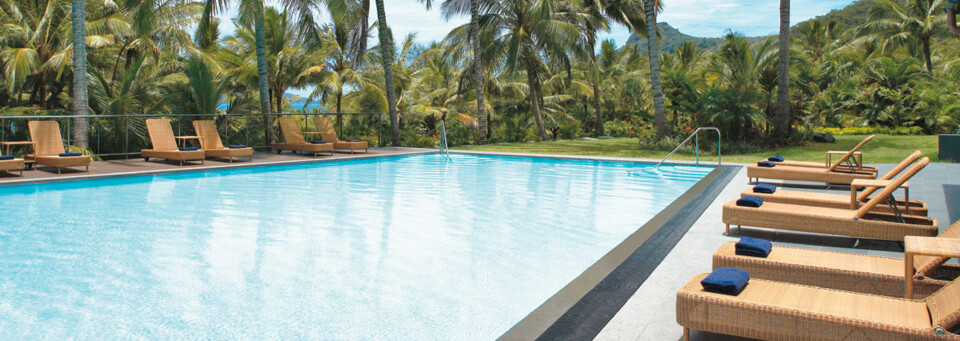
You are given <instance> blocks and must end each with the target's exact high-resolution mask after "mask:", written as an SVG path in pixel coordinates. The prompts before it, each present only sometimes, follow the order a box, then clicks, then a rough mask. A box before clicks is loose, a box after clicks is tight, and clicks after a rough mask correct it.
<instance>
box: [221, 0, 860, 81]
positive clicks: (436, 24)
mask: <svg viewBox="0 0 960 341" xmlns="http://www.w3.org/2000/svg"><path fill="white" fill-rule="evenodd" d="M267 2H268V4H270V5H273V6H277V3H276V1H274V0H268V1H267ZM435 2H437V1H435ZM792 2H793V3H792V4H791V8H790V12H791V13H790V22H791V24H796V23H798V22H801V21H804V20H807V19H810V18H813V17H816V16H818V15H823V14H826V13H827V12H829V11H830V10H831V9H837V8H842V7H844V6H846V5H848V4H849V3H850V2H851V0H807V1H802V2H799V1H792ZM385 6H386V12H387V22H389V23H390V27H392V28H393V32H394V34H395V35H396V37H395V38H396V40H400V39H402V37H405V36H406V35H407V34H408V33H411V32H413V33H416V34H417V41H419V42H423V43H426V42H430V41H434V40H441V39H443V37H445V36H446V35H447V33H448V32H450V30H451V29H453V28H454V27H457V26H459V25H462V24H464V23H466V22H467V21H468V20H469V18H468V17H461V18H451V19H450V20H449V21H446V20H444V19H443V17H442V16H441V15H440V12H439V11H438V9H437V8H436V7H434V8H433V9H432V10H431V11H427V10H426V9H425V8H424V7H423V5H421V4H419V3H418V2H417V1H416V0H386V3H385ZM779 13H780V2H779V1H777V0H715V1H703V0H664V9H663V13H661V14H660V16H659V17H658V18H657V20H658V21H660V22H667V23H669V24H670V25H672V26H673V27H675V28H677V29H678V30H680V32H683V33H686V34H688V35H691V36H695V37H719V36H722V35H723V34H724V32H726V31H727V30H728V29H729V30H733V31H736V32H740V33H743V34H745V35H748V36H760V35H768V34H773V33H776V31H777V28H778V26H779V22H780V18H779ZM371 15H372V17H373V18H372V19H371V21H375V20H376V13H371ZM234 16H236V10H235V9H232V10H230V11H228V12H226V13H223V14H222V15H221V16H220V17H221V19H223V20H222V21H221V25H220V30H221V32H222V33H223V34H224V35H228V34H232V33H233V32H234V30H235V28H234V27H233V24H232V23H231V22H230V18H232V17H234ZM629 36H630V32H629V30H627V29H626V28H625V27H622V26H617V27H614V28H613V29H612V30H611V32H609V33H606V34H604V39H613V40H615V41H616V42H617V45H622V44H623V43H624V42H626V40H627V38H628V37H629ZM292 92H293V93H295V94H298V95H304V94H307V93H309V91H306V90H294V91H292Z"/></svg>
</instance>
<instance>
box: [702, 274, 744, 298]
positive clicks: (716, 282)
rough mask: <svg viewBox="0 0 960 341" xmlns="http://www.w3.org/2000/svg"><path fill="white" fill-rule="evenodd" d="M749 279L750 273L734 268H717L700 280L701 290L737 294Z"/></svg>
mask: <svg viewBox="0 0 960 341" xmlns="http://www.w3.org/2000/svg"><path fill="white" fill-rule="evenodd" d="M749 281H750V274H748V273H747V272H746V271H743V270H740V269H734V268H717V269H716V270H713V272H711V273H710V274H709V275H707V277H704V278H703V280H701V281H700V285H702V286H703V290H706V291H709V292H715V293H718V294H725V295H734V296H735V295H738V294H740V291H742V290H743V288H744V287H745V286H747V282H749Z"/></svg>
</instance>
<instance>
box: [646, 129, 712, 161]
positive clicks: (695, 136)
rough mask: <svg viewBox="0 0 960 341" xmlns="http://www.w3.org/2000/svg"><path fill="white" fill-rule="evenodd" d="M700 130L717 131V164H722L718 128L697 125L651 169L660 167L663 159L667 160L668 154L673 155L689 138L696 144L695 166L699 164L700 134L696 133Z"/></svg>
mask: <svg viewBox="0 0 960 341" xmlns="http://www.w3.org/2000/svg"><path fill="white" fill-rule="evenodd" d="M701 130H713V131H716V132H717V166H721V165H722V164H723V159H722V156H721V154H720V145H721V140H722V139H721V137H720V129H719V128H717V127H699V128H697V130H694V131H693V134H690V136H687V138H686V139H684V140H683V142H680V144H679V145H677V148H674V149H673V151H671V152H670V153H668V154H667V156H666V157H664V158H663V160H660V162H657V164H656V165H654V166H653V169H657V168H658V167H660V165H661V164H663V162H664V161H667V159H669V158H670V156H672V155H673V153H676V152H677V151H678V150H680V147H683V145H684V144H686V143H687V142H689V141H690V139H691V138H693V139H694V143H695V144H696V147H695V148H696V151H695V153H696V160H697V166H699V165H700V136H699V135H698V133H700V131H701Z"/></svg>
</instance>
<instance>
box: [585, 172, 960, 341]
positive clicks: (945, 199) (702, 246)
mask: <svg viewBox="0 0 960 341" xmlns="http://www.w3.org/2000/svg"><path fill="white" fill-rule="evenodd" d="M892 166H893V165H890V164H885V165H884V164H881V165H878V167H879V168H880V174H883V173H884V172H886V171H887V170H888V169H890V168H891V167H892ZM771 183H777V182H771ZM749 187H750V185H749V184H748V183H747V176H746V168H741V170H740V171H739V174H737V175H736V176H735V177H734V178H733V180H732V181H731V182H730V183H729V184H728V185H727V186H726V188H725V189H724V190H723V191H722V192H721V193H720V195H719V196H718V197H717V198H716V200H714V202H713V203H712V204H710V206H709V207H708V208H707V210H706V211H705V212H704V213H703V215H702V216H700V218H699V219H698V220H697V221H696V223H694V225H693V226H692V227H691V228H690V230H689V231H688V232H687V233H686V235H685V236H684V237H683V238H682V239H680V242H679V243H678V244H677V245H676V247H674V249H673V250H672V251H671V252H670V253H669V254H668V255H667V257H666V258H665V259H664V260H663V262H662V263H660V265H659V266H658V267H657V268H656V269H655V270H654V271H653V273H652V274H651V275H650V277H649V278H647V280H646V281H645V282H644V283H643V284H642V285H641V286H640V288H639V289H638V290H637V292H636V293H635V294H634V295H633V296H632V297H631V298H630V299H629V300H628V301H627V303H626V304H625V305H624V306H623V307H622V308H621V309H620V311H619V312H618V313H617V314H616V315H615V316H614V317H613V319H612V320H610V322H609V323H608V324H607V325H606V326H605V327H604V328H603V330H602V331H601V332H600V334H599V335H597V337H596V339H597V340H680V339H681V338H682V332H683V330H682V328H681V327H680V326H679V325H677V322H676V315H675V313H676V292H677V289H679V288H680V287H681V286H682V285H683V284H685V283H686V282H687V281H689V280H690V278H692V277H693V276H694V275H697V274H699V273H704V272H710V270H711V266H712V264H711V257H712V255H713V252H714V251H716V250H717V248H719V247H720V245H722V244H723V243H726V242H729V241H736V240H737V238H738V236H739V235H740V234H739V233H738V232H737V230H736V229H734V230H732V231H731V232H732V236H725V235H723V227H724V225H723V223H721V221H720V216H721V208H722V206H723V205H724V204H725V203H727V202H729V201H730V200H733V199H735V198H737V197H739V195H740V192H741V191H743V190H744V189H747V188H749ZM807 190H812V191H830V192H833V193H849V188H843V187H837V188H833V189H830V190H826V189H823V187H822V186H820V188H819V189H814V188H809V189H807ZM897 193H898V196H899V195H901V194H902V192H900V191H898V192H897ZM910 198H911V199H917V200H922V201H925V202H927V205H928V206H929V208H930V213H929V215H930V216H932V217H934V218H936V219H937V220H938V222H939V225H940V230H941V231H942V230H943V229H945V228H947V227H948V226H950V224H951V223H953V222H954V221H956V220H957V219H960V164H946V163H932V164H930V165H929V166H927V167H926V168H925V169H924V170H923V171H921V172H920V173H919V174H917V176H914V177H913V179H911V180H910ZM742 235H746V236H751V237H760V238H766V239H771V240H773V241H774V243H775V244H776V245H785V246H791V247H802V248H811V249H818V250H831V251H839V252H847V253H860V254H868V255H876V256H889V257H903V252H902V250H901V249H900V248H899V246H898V245H896V243H893V242H885V241H873V240H864V241H861V243H860V245H859V246H858V247H857V248H853V245H854V243H855V242H856V239H855V238H848V237H838V236H825V235H815V234H804V233H790V232H779V231H775V230H766V229H757V228H753V229H751V228H749V227H744V228H743V230H742ZM690 338H691V340H742V339H741V338H737V337H730V336H723V335H715V334H708V333H702V332H699V331H691V337H690Z"/></svg>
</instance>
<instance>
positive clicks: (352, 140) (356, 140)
mask: <svg viewBox="0 0 960 341" xmlns="http://www.w3.org/2000/svg"><path fill="white" fill-rule="evenodd" d="M347 142H363V140H361V139H349V140H347Z"/></svg>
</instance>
